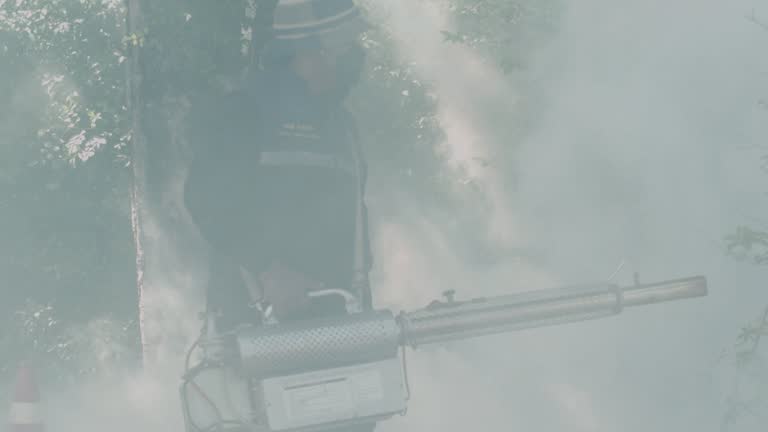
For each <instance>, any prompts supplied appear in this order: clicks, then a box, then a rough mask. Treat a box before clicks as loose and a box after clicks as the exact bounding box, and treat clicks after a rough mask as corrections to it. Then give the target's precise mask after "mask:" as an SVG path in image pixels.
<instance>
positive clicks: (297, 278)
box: [246, 263, 323, 320]
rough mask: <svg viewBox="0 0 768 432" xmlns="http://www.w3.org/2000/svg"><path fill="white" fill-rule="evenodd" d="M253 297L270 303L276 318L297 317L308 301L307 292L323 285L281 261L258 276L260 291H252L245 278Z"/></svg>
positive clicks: (307, 304)
mask: <svg viewBox="0 0 768 432" xmlns="http://www.w3.org/2000/svg"><path fill="white" fill-rule="evenodd" d="M246 283H247V285H248V286H249V291H251V297H252V298H254V299H260V298H263V300H265V301H266V302H268V303H269V304H271V305H272V313H273V314H274V315H275V317H276V318H277V319H278V320H283V319H292V318H297V316H298V315H300V314H301V313H303V312H305V311H306V310H307V307H308V306H309V303H310V298H309V296H308V295H307V293H308V292H310V291H313V290H318V289H321V288H322V287H323V284H322V283H320V282H316V281H313V280H311V279H309V278H307V277H306V276H304V275H302V274H301V273H298V272H296V271H294V270H291V269H290V268H288V267H287V266H285V265H283V264H281V263H273V264H272V265H271V266H270V267H269V268H268V269H267V270H266V271H264V272H262V273H260V274H259V276H258V284H257V285H258V286H260V287H261V292H260V293H259V292H253V288H252V285H254V284H252V283H250V281H248V280H246Z"/></svg>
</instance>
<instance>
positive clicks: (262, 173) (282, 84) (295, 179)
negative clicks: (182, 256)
mask: <svg viewBox="0 0 768 432" xmlns="http://www.w3.org/2000/svg"><path fill="white" fill-rule="evenodd" d="M195 105H196V106H194V107H193V113H192V115H191V116H190V128H189V129H188V133H189V137H190V140H191V142H192V144H193V145H194V147H195V150H196V156H195V159H194V161H193V163H192V165H191V167H190V171H189V173H188V178H187V182H186V185H185V204H186V206H187V209H188V210H189V212H190V214H191V216H192V217H193V219H194V221H195V223H196V224H197V226H198V228H199V229H200V232H201V234H202V235H203V236H204V238H205V239H206V240H207V241H208V243H209V244H210V245H211V249H212V251H213V252H214V253H215V254H216V255H217V256H216V257H214V261H216V260H218V261H219V262H221V261H228V262H229V263H230V264H235V265H241V266H244V267H246V268H248V269H249V270H251V271H252V272H253V273H258V272H259V271H260V270H262V269H264V268H265V267H267V266H268V265H269V264H270V263H271V261H273V260H279V261H281V262H282V263H284V264H286V265H288V266H290V267H292V268H294V269H296V270H298V271H300V272H302V273H303V274H305V275H307V276H309V277H310V278H313V279H315V280H318V281H321V282H324V283H325V284H326V286H328V287H338V288H349V286H350V284H351V283H352V277H353V274H354V271H355V268H354V267H355V257H354V254H355V232H356V223H357V221H358V217H357V215H358V210H359V208H358V205H360V206H361V208H362V218H361V219H362V220H361V221H360V222H361V223H362V224H363V228H362V233H363V234H364V239H363V244H364V250H363V251H362V252H363V254H364V257H365V259H364V269H363V270H364V272H365V273H366V274H367V272H368V270H369V268H370V264H371V253H370V246H369V241H368V227H367V214H366V213H367V211H366V210H365V206H364V203H363V202H362V198H363V192H364V189H365V180H366V170H365V164H364V162H363V160H362V155H361V153H360V149H359V142H358V141H357V132H356V126H355V123H354V120H353V118H352V116H351V115H350V114H349V113H348V112H347V111H346V110H345V108H344V106H343V105H342V103H341V102H340V101H339V102H332V103H329V102H328V101H320V100H317V99H316V98H313V97H312V96H310V95H309V94H308V92H306V91H305V90H304V86H303V84H302V82H301V81H299V80H298V79H295V78H293V77H292V76H291V75H290V74H267V75H265V76H262V77H260V79H259V80H258V81H257V84H256V85H255V86H254V87H253V88H251V89H249V90H248V91H240V92H237V93H231V94H227V95H223V96H218V97H215V98H209V99H208V100H206V101H199V102H197V103H196V104H195ZM214 276H215V275H214ZM212 284H215V282H212ZM211 290H214V291H217V292H218V293H219V294H220V295H218V296H219V297H231V298H230V299H229V301H227V299H223V300H222V301H225V302H226V303H230V301H231V300H235V299H236V300H237V301H236V303H241V304H242V300H247V299H243V298H242V293H240V291H241V290H239V289H236V290H235V291H237V292H236V293H232V292H230V290H229V289H228V288H225V287H216V286H211ZM245 303H247V301H246V302H245Z"/></svg>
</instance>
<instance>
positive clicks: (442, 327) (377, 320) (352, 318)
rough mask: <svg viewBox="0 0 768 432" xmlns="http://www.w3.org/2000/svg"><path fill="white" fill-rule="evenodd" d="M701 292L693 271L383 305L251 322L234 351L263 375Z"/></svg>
mask: <svg viewBox="0 0 768 432" xmlns="http://www.w3.org/2000/svg"><path fill="white" fill-rule="evenodd" d="M706 293H707V286H706V279H704V278H703V277H693V278H686V279H678V280H672V281H665V282H659V283H651V284H645V285H635V286H631V287H628V288H621V287H619V286H617V285H612V284H598V285H590V286H584V287H569V288H560V289H551V290H541V291H535V292H530V293H522V294H511V295H504V296H499V297H488V298H479V299H474V300H469V301H462V302H438V303H433V304H432V305H430V306H428V307H426V308H424V309H420V310H417V311H414V312H407V313H401V314H400V315H399V316H397V317H396V316H394V315H393V314H392V313H391V312H389V311H386V310H385V311H372V312H364V313H356V314H351V315H344V316H334V317H328V318H324V319H321V320H309V321H302V322H292V323H286V324H281V325H270V326H261V327H251V328H247V329H245V330H243V331H241V332H240V333H239V334H238V335H237V337H236V340H237V350H238V353H239V357H240V362H241V367H242V369H243V371H244V372H246V373H247V374H252V375H256V376H261V377H267V376H272V375H279V374H286V373H292V372H298V371H306V370H316V369H319V368H331V367H338V366H344V365H349V364H356V363H364V362H370V361H376V360H380V359H385V358H391V357H393V356H395V355H396V354H397V350H398V349H399V347H400V346H404V345H407V346H420V345H425V344H430V343H436V342H443V341H451V340H459V339H467V338H471V337H475V336H482V335H488V334H493V333H503V332H508V331H514V330H521V329H527V328H533V327H543V326H549V325H555V324H564V323H569V322H575V321H584V320H588V319H594V318H600V317H605V316H609V315H614V314H617V313H619V312H620V311H621V310H622V309H623V308H626V307H631V306H641V305H647V304H652V303H659V302H666V301H671V300H678V299H685V298H691V297H699V296H704V295H706Z"/></svg>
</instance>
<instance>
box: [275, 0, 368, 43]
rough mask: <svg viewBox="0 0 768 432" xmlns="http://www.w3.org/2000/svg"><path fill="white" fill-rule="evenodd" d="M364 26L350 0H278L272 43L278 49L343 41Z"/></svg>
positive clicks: (348, 40) (363, 29)
mask: <svg viewBox="0 0 768 432" xmlns="http://www.w3.org/2000/svg"><path fill="white" fill-rule="evenodd" d="M366 27H367V26H366V23H365V21H364V20H363V19H362V17H361V15H360V10H359V9H358V8H357V6H356V5H355V3H354V1H353V0H280V1H279V2H278V3H277V7H276V8H275V14H274V27H273V37H274V39H273V40H272V42H271V44H272V45H274V46H273V47H272V48H273V49H274V48H277V49H278V50H279V51H283V50H285V49H296V48H300V47H302V46H309V47H313V46H320V47H323V46H325V47H327V46H338V45H346V44H349V42H351V41H354V40H355V39H356V38H357V37H358V36H359V35H360V34H361V33H362V32H363V31H365V29H366Z"/></svg>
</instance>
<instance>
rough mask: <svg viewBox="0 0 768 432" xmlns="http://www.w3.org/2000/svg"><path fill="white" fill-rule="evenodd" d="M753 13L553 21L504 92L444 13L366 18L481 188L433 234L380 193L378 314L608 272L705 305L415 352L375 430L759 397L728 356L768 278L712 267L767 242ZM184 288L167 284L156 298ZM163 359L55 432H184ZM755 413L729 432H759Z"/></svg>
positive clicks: (604, 420)
mask: <svg viewBox="0 0 768 432" xmlns="http://www.w3.org/2000/svg"><path fill="white" fill-rule="evenodd" d="M753 9H755V12H756V13H757V15H758V16H764V17H768V7H766V5H764V4H759V2H758V1H757V0H752V1H742V0H734V1H730V2H724V1H712V0H697V1H694V0H679V1H677V2H662V1H660V0H646V1H644V2H638V1H632V2H630V1H623V2H616V1H609V0H582V1H579V2H575V1H571V2H566V9H565V13H564V14H563V16H562V21H561V22H560V23H559V25H558V28H559V30H558V33H557V34H556V35H555V36H554V38H553V39H552V40H551V41H550V42H549V43H547V44H546V45H545V46H543V47H539V48H537V49H536V51H535V52H533V53H530V57H531V58H532V59H533V60H532V62H531V64H530V65H529V66H528V67H527V68H526V69H525V70H523V71H518V72H515V73H514V74H512V75H510V76H505V75H504V74H503V73H502V72H501V71H499V70H497V69H496V68H495V67H494V66H493V65H491V64H489V63H488V62H485V61H483V59H482V58H481V57H479V55H478V54H477V53H474V52H473V51H472V50H471V49H469V48H468V47H465V46H463V45H456V44H446V43H445V42H444V41H443V40H442V36H441V35H440V31H441V30H445V29H446V28H451V27H452V25H453V23H452V22H451V19H450V15H449V14H448V13H447V12H446V11H445V10H444V8H443V7H442V5H441V4H440V3H439V2H432V1H430V2H415V1H411V0H390V1H389V2H387V3H386V4H380V5H377V9H376V10H375V11H373V13H374V16H375V17H378V18H377V19H379V20H380V21H379V22H375V23H374V24H378V25H387V26H389V28H390V29H391V30H392V32H393V34H394V35H395V39H396V41H397V43H398V46H397V48H398V55H399V56H400V58H401V59H402V60H404V61H408V62H414V67H415V68H416V70H417V73H418V74H419V76H420V78H421V79H422V80H423V81H424V82H427V83H430V84H431V85H433V86H434V88H435V91H436V93H437V95H438V99H439V105H438V109H437V114H438V118H439V120H440V123H441V127H442V128H443V131H444V132H445V136H446V139H445V141H444V142H443V143H441V145H440V148H438V149H435V150H436V151H437V152H440V153H442V154H447V155H448V158H447V161H448V164H449V166H448V167H447V169H449V170H453V171H452V172H454V173H455V175H456V176H457V177H458V176H467V177H469V178H471V179H472V181H473V183H474V184H477V185H479V190H480V198H478V197H477V196H476V195H472V196H473V198H472V200H473V201H471V202H472V203H473V204H472V205H473V206H474V205H475V203H478V202H479V203H481V204H482V206H481V207H480V208H474V207H473V208H469V207H470V206H469V205H467V206H466V207H465V206H462V207H457V208H455V209H453V212H450V213H445V214H439V213H436V211H435V210H434V209H426V208H422V207H421V206H420V202H421V200H420V198H423V197H419V196H413V195H409V194H407V193H402V194H399V195H397V196H398V201H397V202H396V203H395V202H391V201H387V199H390V198H391V197H392V194H391V193H390V192H391V191H387V190H386V189H387V184H386V182H385V181H383V180H382V179H375V181H374V182H373V188H372V189H371V190H370V191H369V196H370V201H371V203H372V205H371V212H372V213H373V214H376V213H377V212H378V213H380V214H382V215H385V216H383V217H377V218H376V220H377V221H378V223H377V224H376V225H375V226H374V227H373V235H374V245H375V251H374V254H375V256H376V268H375V272H374V274H373V282H374V286H375V290H376V300H377V302H378V304H379V305H380V306H381V307H389V308H392V309H394V310H400V309H412V308H415V307H421V306H423V305H425V304H426V303H427V302H428V301H430V300H432V299H434V298H436V297H438V296H440V293H441V292H442V291H443V290H446V289H456V290H457V296H458V297H469V296H476V295H479V294H500V293H509V292H519V291H525V290H531V289H541V288H550V287H555V286H560V285H565V284H571V283H584V282H599V281H604V280H605V279H607V278H608V277H609V276H611V275H612V274H614V272H615V271H616V270H617V269H618V272H616V274H615V280H616V281H617V282H620V283H624V284H629V283H631V281H632V275H633V273H634V272H638V274H639V277H640V279H641V281H653V280H662V279H672V278H678V277H685V276H692V275H698V274H701V275H705V276H706V277H707V278H708V281H709V288H710V293H709V295H708V296H707V297H706V298H702V299H694V300H686V301H681V302H674V303H665V304H660V305H655V306H649V307H645V308H633V309H630V310H626V311H625V312H624V313H622V314H621V315H619V316H617V317H612V318H609V319H605V320H597V321H592V322H587V323H578V324H572V325H568V326H563V327H557V328H546V329H536V330H529V331H525V332H519V333H515V334H509V335H500V336H493V337H485V338H482V339H478V340H474V341H468V342H462V343H453V344H448V345H445V346H441V347H436V348H424V349H419V350H416V351H411V350H409V351H408V353H407V360H408V365H409V376H410V384H411V390H412V400H411V402H410V409H409V412H408V414H407V416H405V417H399V418H395V419H393V420H391V421H389V422H385V423H382V424H381V425H380V426H379V428H378V429H377V430H380V431H384V432H395V431H397V432H416V431H425V430H428V431H443V432H460V431H461V432H463V431H466V430H468V429H470V430H477V431H483V432H486V431H487V432H493V431H509V430H518V429H519V430H530V431H564V430H567V431H589V432H599V431H606V432H608V431H611V432H614V431H621V432H633V431H638V432H639V431H648V430H655V431H667V430H670V431H671V430H684V431H688V430H691V431H693V430H696V431H699V432H703V431H719V430H721V422H722V418H723V415H724V412H725V410H726V407H727V400H726V399H727V397H728V396H729V395H730V394H731V391H732V390H733V386H734V383H736V382H739V383H741V384H742V391H744V392H750V391H752V390H753V389H750V387H749V382H748V381H749V380H747V382H746V383H744V382H742V381H744V379H743V378H740V375H739V374H738V373H737V371H736V369H735V368H734V366H733V360H732V358H731V357H729V356H728V355H727V354H729V353H730V352H731V351H730V349H731V347H732V346H733V343H734V341H735V337H736V335H737V334H738V331H739V329H740V328H741V327H742V326H743V325H744V324H745V323H746V322H747V321H749V320H751V319H753V318H755V317H756V316H757V315H759V313H760V312H761V310H762V308H763V307H764V306H765V305H767V304H768V291H766V289H765V286H764V285H763V283H764V280H765V270H764V269H761V268H759V267H756V266H752V265H750V264H748V263H739V262H736V261H734V260H732V259H731V258H728V257H726V256H725V255H724V250H723V244H722V239H723V237H724V236H725V235H726V234H728V233H729V232H730V231H732V230H733V228H734V227H735V226H737V225H739V224H742V223H748V224H755V225H757V226H762V225H761V224H764V223H765V220H764V219H763V214H765V211H766V210H767V208H766V207H768V205H766V201H765V199H764V198H765V195H764V193H765V192H766V191H765V190H764V187H763V186H764V185H765V178H764V177H763V173H761V171H760V160H759V158H760V156H762V155H763V152H764V151H765V146H766V144H768V110H766V109H765V107H763V106H761V105H760V100H761V99H762V98H765V97H768V56H766V55H765V53H766V52H768V50H766V47H768V31H766V30H764V29H762V28H761V27H760V26H759V25H756V24H755V23H752V22H750V21H749V20H748V19H747V15H748V14H749V13H750V12H751V11H752V10H753ZM531 94H533V95H535V97H536V98H537V102H536V106H535V107H534V106H532V105H531V102H530V99H528V96H530V95H531ZM521 123H522V126H521ZM478 157H480V158H488V159H491V160H495V161H497V162H498V163H495V164H490V165H487V166H486V165H484V164H478V163H477V158H478ZM369 163H370V164H371V165H373V164H375V163H376V161H375V160H371V161H369ZM455 193H456V195H457V196H458V197H463V196H465V195H466V194H467V191H466V190H465V189H462V188H460V187H457V188H456V191H455ZM468 202H469V201H468ZM393 205H396V206H398V207H397V211H393V210H392V208H391V206H393ZM465 213H471V214H472V215H473V216H472V217H471V218H468V219H466V220H469V221H472V223H465V224H464V225H461V224H459V225H458V227H457V226H456V222H455V217H454V214H465ZM457 232H459V234H460V235H458V236H457V234H456V233H457ZM153 235H156V236H162V233H154V234H153ZM468 238H469V239H472V241H469V240H466V239H468ZM478 244H479V245H480V246H478ZM520 250H523V251H527V252H530V253H526V254H523V255H522V256H521V255H519V254H516V253H515V251H520ZM488 251H491V252H488ZM165 252H167V251H164V253H165ZM168 253H170V252H168ZM166 258H167V257H166ZM168 259H170V260H171V261H170V262H172V263H173V266H174V268H175V267H183V266H182V265H181V264H179V262H178V261H174V260H173V258H168ZM151 264H152V263H150V265H151ZM195 275H196V276H195V277H203V276H201V275H200V274H198V273H195ZM190 278H191V276H189V274H186V273H184V272H176V271H175V270H174V271H172V272H169V274H168V275H166V277H165V278H164V280H163V281H159V285H163V284H165V283H167V284H168V285H169V286H179V285H189V284H190V283H191V279H190ZM158 292H159V294H158V297H157V298H158V301H162V302H163V303H164V304H167V305H168V306H169V307H171V312H170V313H168V314H166V316H164V317H152V316H149V317H145V319H147V320H148V323H149V324H153V325H154V328H155V330H161V329H167V326H168V325H172V326H173V328H172V331H173V333H174V334H176V333H185V332H186V333H194V328H195V327H194V325H195V324H196V321H195V318H194V317H195V314H196V313H197V310H189V309H195V307H194V306H192V307H190V305H189V304H188V299H181V298H179V295H178V294H177V293H176V294H174V293H173V291H172V290H171V289H170V288H169V290H164V289H161V290H159V291H158ZM155 306H157V305H155ZM155 309H158V308H157V307H155ZM190 317H191V318H190ZM152 320H159V321H157V322H155V323H152V322H151V321H152ZM162 334H165V332H163V331H160V332H158V333H157V336H158V337H160V336H162ZM170 339H171V338H168V340H167V341H164V342H166V343H176V341H175V340H173V341H171V340H170ZM169 341H170V342H169ZM166 348H167V347H166ZM170 348H171V349H170V351H169V352H170V353H171V354H169V355H168V357H169V359H168V364H167V365H161V366H159V367H157V368H155V369H153V370H151V371H149V372H144V373H142V372H134V371H127V372H126V371H117V372H113V373H106V374H105V376H104V377H103V378H99V379H96V380H89V381H86V382H85V383H78V384H77V385H76V386H74V387H71V388H66V389H62V390H59V389H56V390H55V391H53V392H52V393H49V394H48V396H47V397H46V399H47V400H46V405H47V406H48V409H49V419H50V421H49V423H50V427H49V429H50V430H54V431H55V430H62V431H68V430H74V429H78V430H81V431H86V432H90V431H96V430H102V429H104V428H105V427H108V428H109V429H110V430H115V431H123V430H125V431H128V430H138V429H139V428H140V429H142V430H146V431H166V430H180V429H179V428H180V421H181V420H180V415H181V410H180V405H179V401H178V394H177V391H176V388H177V385H178V379H179V378H178V377H179V375H180V371H179V370H178V365H179V364H180V363H179V362H178V359H177V358H174V357H173V355H172V354H176V353H177V351H176V350H175V347H170ZM724 352H725V353H726V356H725V357H723V353H724ZM755 382H760V381H757V380H755ZM762 392H763V394H764V393H765V390H764V389H763V390H762ZM756 414H757V416H755V417H745V418H743V419H740V420H739V421H738V422H737V423H735V424H734V425H733V426H732V427H731V428H730V429H728V430H729V431H758V430H764V428H765V426H764V425H765V420H766V418H765V414H764V413H760V412H758V413H756ZM761 416H762V417H761Z"/></svg>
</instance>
